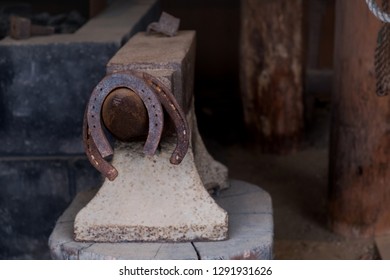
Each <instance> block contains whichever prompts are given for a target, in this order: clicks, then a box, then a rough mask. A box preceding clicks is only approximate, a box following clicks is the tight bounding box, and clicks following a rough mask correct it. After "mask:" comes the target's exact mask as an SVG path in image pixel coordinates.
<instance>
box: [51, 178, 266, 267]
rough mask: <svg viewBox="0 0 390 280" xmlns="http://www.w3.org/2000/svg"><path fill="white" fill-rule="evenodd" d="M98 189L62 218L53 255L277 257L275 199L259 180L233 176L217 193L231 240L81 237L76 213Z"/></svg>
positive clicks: (53, 239)
mask: <svg viewBox="0 0 390 280" xmlns="http://www.w3.org/2000/svg"><path fill="white" fill-rule="evenodd" d="M95 193H96V190H91V191H89V192H82V193H79V194H78V195H77V196H76V198H75V199H74V200H73V202H72V204H71V205H70V206H69V207H68V209H67V210H66V211H65V212H64V213H63V215H62V216H61V217H60V218H59V219H58V221H57V223H56V226H55V228H54V230H53V232H52V234H51V236H50V238H49V247H50V251H51V255H52V257H53V259H80V260H81V259H111V260H112V259H129V260H132V259H138V260H142V259H145V260H147V259H150V260H159V259H160V260H164V259H193V260H197V259H202V260H204V259H272V247H273V212H272V201H271V197H270V196H269V194H268V193H267V192H265V191H264V190H263V189H261V188H260V187H258V186H256V185H252V184H249V183H246V182H242V181H235V180H232V181H231V187H230V188H229V189H226V190H223V191H221V194H220V195H219V196H217V197H216V198H215V200H216V202H217V203H218V204H219V205H220V206H221V207H222V208H224V209H225V210H227V211H228V213H229V239H228V240H225V241H215V242H196V241H194V242H183V243H157V242H156V243H152V242H150V243H147V242H138V243H136V242H122V243H94V242H76V241H74V240H73V223H74V218H75V216H76V214H77V213H78V212H79V211H80V209H81V208H82V207H84V206H85V205H86V204H87V203H88V202H89V201H90V200H91V199H92V197H93V196H94V195H95ZM210 215H212V213H210Z"/></svg>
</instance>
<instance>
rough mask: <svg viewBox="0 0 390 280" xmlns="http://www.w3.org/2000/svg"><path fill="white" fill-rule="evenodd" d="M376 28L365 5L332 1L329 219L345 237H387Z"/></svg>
mask: <svg viewBox="0 0 390 280" xmlns="http://www.w3.org/2000/svg"><path fill="white" fill-rule="evenodd" d="M380 26H381V23H380V22H379V21H378V20H377V19H376V18H375V17H374V16H373V15H372V14H371V13H370V12H369V10H368V9H367V6H366V4H365V2H364V1H345V0H337V3H336V34H335V35H336V36H335V58H334V67H335V72H334V89H335V91H334V94H333V97H332V101H333V115H332V129H331V142H330V145H331V147H330V178H329V182H330V201H329V202H330V203H329V216H330V222H331V228H332V229H333V230H334V231H335V232H337V233H340V234H342V235H345V236H362V237H371V236H374V235H378V234H383V233H388V232H390V102H389V101H390V99H389V98H390V97H378V96H376V94H375V82H376V81H375V74H374V73H375V71H374V51H375V47H376V42H377V34H378V31H379V28H380Z"/></svg>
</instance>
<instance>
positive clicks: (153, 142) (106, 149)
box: [87, 71, 164, 158]
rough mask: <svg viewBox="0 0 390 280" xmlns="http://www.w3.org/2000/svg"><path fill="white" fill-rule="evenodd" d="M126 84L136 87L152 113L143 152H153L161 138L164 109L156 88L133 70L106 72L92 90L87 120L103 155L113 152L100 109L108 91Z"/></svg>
mask: <svg viewBox="0 0 390 280" xmlns="http://www.w3.org/2000/svg"><path fill="white" fill-rule="evenodd" d="M123 87H124V88H128V89H130V90H132V91H134V92H135V93H136V94H137V95H138V96H139V97H140V98H141V99H142V101H143V103H144V105H145V107H146V110H147V112H148V117H149V133H148V137H147V139H146V142H145V145H144V153H145V154H146V155H153V154H154V153H155V152H156V150H157V147H158V144H159V143H160V139H161V134H162V129H163V124H164V117H163V110H162V107H161V103H160V102H159V100H158V99H157V98H156V95H155V94H154V92H153V91H152V90H151V89H150V88H149V87H148V85H147V84H146V82H145V81H144V80H143V79H142V77H140V74H138V73H136V72H133V71H126V72H117V73H113V74H110V75H107V76H106V77H105V78H104V79H103V80H102V81H100V83H99V84H98V85H97V86H96V87H95V89H94V90H93V92H92V94H91V97H90V100H89V103H88V106H87V124H88V127H89V131H90V134H91V138H92V140H93V142H94V143H95V144H96V148H97V150H98V151H99V153H100V155H101V156H102V157H103V158H105V157H107V156H110V155H112V154H113V150H112V148H111V146H110V144H109V142H108V140H107V138H106V136H105V134H104V132H103V129H102V121H101V110H102V105H103V102H104V100H105V98H106V97H107V96H108V94H109V93H110V92H111V91H113V90H114V89H117V88H123Z"/></svg>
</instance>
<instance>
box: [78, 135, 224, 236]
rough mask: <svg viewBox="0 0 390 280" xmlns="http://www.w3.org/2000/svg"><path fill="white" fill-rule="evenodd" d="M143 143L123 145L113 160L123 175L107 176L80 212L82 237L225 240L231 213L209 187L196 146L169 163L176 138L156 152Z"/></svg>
mask: <svg viewBox="0 0 390 280" xmlns="http://www.w3.org/2000/svg"><path fill="white" fill-rule="evenodd" d="M142 145H143V143H140V142H134V143H128V144H123V143H121V144H119V145H118V146H117V147H116V148H115V153H114V154H115V156H114V158H113V165H114V166H116V167H117V169H118V172H119V176H118V177H117V178H116V179H115V180H114V181H113V182H111V181H108V180H105V182H104V184H103V186H102V187H101V188H100V190H99V191H98V193H97V194H96V196H95V197H94V198H93V199H92V200H91V201H90V203H89V204H88V205H87V206H86V207H84V208H83V209H82V210H81V211H80V212H79V213H78V214H77V216H76V219H75V223H74V235H75V240H77V241H94V242H122V241H148V242H165V241H166V242H177V241H194V240H210V241H216V240H224V239H226V238H227V237H228V236H227V235H228V215H227V213H226V211H225V210H223V209H222V208H220V207H219V206H218V205H217V204H216V203H215V202H214V200H213V199H212V198H211V197H210V195H209V193H208V192H207V191H206V189H205V188H204V186H203V184H202V181H201V179H200V177H199V174H198V172H197V169H196V166H195V163H194V158H193V153H192V151H191V150H190V151H189V152H188V153H187V155H186V156H185V158H184V160H183V161H182V163H181V164H180V165H172V164H170V163H169V158H170V156H171V153H172V150H173V149H174V147H175V144H174V142H172V143H170V142H168V141H165V142H164V143H162V145H161V150H160V151H158V152H157V154H156V155H155V156H145V155H144V154H143V152H142Z"/></svg>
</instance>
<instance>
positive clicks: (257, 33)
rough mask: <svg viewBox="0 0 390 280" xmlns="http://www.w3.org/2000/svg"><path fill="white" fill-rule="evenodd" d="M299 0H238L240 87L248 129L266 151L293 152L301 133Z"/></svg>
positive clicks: (300, 25) (300, 18)
mask: <svg viewBox="0 0 390 280" xmlns="http://www.w3.org/2000/svg"><path fill="white" fill-rule="evenodd" d="M302 10H303V6H302V1H301V0H273V1H268V0H242V1H241V39H240V42H241V44H240V83H241V94H242V101H243V106H244V117H245V122H246V125H247V127H248V129H249V131H250V132H251V135H252V136H253V137H254V139H256V140H257V143H258V144H259V146H260V147H261V148H262V149H263V150H264V151H265V152H275V153H288V152H290V151H293V150H295V149H296V148H297V146H298V144H299V141H300V138H301V133H302V129H303V104H302V103H303V101H302V18H303V15H302V14H303V11H302Z"/></svg>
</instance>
